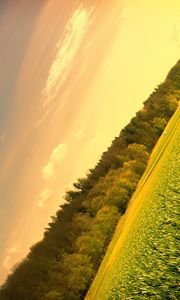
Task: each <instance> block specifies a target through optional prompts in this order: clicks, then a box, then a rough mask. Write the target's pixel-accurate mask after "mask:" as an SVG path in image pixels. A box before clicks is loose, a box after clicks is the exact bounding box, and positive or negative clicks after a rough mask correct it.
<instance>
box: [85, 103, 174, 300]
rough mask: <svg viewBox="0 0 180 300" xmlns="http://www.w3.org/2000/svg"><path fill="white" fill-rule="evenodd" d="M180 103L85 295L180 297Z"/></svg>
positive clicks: (95, 298)
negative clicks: (179, 207) (179, 248)
mask: <svg viewBox="0 0 180 300" xmlns="http://www.w3.org/2000/svg"><path fill="white" fill-rule="evenodd" d="M179 117H180V107H179V108H178V109H177V111H176V113H175V114H174V116H173V117H172V118H171V120H170V122H169V123H168V125H167V127H166V129H165V131H164V133H163V134H162V136H161V138H160V139H159V141H158V143H157V145H156V147H155V148H154V150H153V152H152V154H151V157H150V160H149V163H148V167H147V169H146V171H145V173H144V175H143V176H142V178H141V180H140V182H139V184H138V188H137V190H136V192H135V193H134V195H133V197H132V199H131V201H130V203H129V206H128V209H127V211H126V214H125V215H124V216H123V218H121V220H120V222H119V224H118V225H117V228H116V231H115V233H114V236H113V239H112V241H111V243H110V245H109V248H108V250H107V253H106V255H105V257H104V260H103V262H102V264H101V266H100V269H99V271H98V273H97V276H96V278H95V280H94V281H93V283H92V286H91V288H90V290H89V292H88V294H87V296H86V298H85V299H86V300H110V299H114V300H117V299H179V297H180V290H179V289H178V282H179V281H178V275H179V274H178V265H180V264H179V258H178V257H180V255H179V254H180V253H178V241H179V239H178V227H179V222H178V202H179V199H180V186H179V182H178V179H179V178H180V164H178V155H179V152H180V151H179V145H180V126H179Z"/></svg>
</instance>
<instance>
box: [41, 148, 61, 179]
mask: <svg viewBox="0 0 180 300" xmlns="http://www.w3.org/2000/svg"><path fill="white" fill-rule="evenodd" d="M66 151H67V145H66V144H59V145H58V146H57V147H56V148H54V149H53V151H52V153H51V155H50V158H49V161H48V163H47V165H45V166H44V168H43V169H42V176H43V178H44V179H45V180H49V179H52V178H53V176H54V175H55V169H56V165H57V164H59V163H60V162H61V161H62V160H63V159H64V157H65V155H66Z"/></svg>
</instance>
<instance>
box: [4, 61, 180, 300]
mask: <svg viewBox="0 0 180 300" xmlns="http://www.w3.org/2000/svg"><path fill="white" fill-rule="evenodd" d="M179 99H180V60H179V61H178V62H177V64H176V65H175V66H174V67H173V68H172V69H171V71H170V72H169V74H168V76H167V78H166V80H165V81H164V83H162V84H160V85H159V86H158V87H157V88H156V89H155V91H154V92H153V93H152V94H151V95H150V96H149V98H148V100H146V101H145V102H144V106H143V108H142V109H141V110H140V111H139V112H137V114H136V116H135V117H134V118H133V119H132V120H131V121H130V123H129V124H128V125H127V126H126V127H125V128H124V129H123V130H122V131H121V133H120V135H119V136H118V137H116V138H115V139H114V140H113V142H112V144H111V146H110V147H109V148H108V149H107V151H105V152H104V153H103V154H102V157H101V159H100V161H99V162H98V163H97V165H96V166H95V168H94V169H90V170H89V173H88V175H87V176H86V177H85V178H80V179H78V180H77V182H76V183H74V189H73V190H71V191H68V192H67V193H66V196H65V199H66V203H65V204H64V205H62V206H60V209H59V210H58V211H57V213H56V215H55V216H53V217H52V221H51V223H49V224H48V226H47V228H46V229H45V233H44V238H43V240H42V241H40V242H38V243H37V244H35V245H34V246H32V248H31V250H30V252H29V254H28V255H27V257H26V258H25V259H24V260H23V261H22V262H21V263H20V264H19V265H17V266H16V267H15V268H14V269H13V272H12V274H11V275H9V276H8V278H7V280H6V282H5V283H4V285H3V286H2V287H1V290H0V299H1V300H62V299H63V300H78V299H83V298H84V296H85V295H86V292H87V290H88V288H89V286H90V284H91V282H92V280H93V278H94V276H95V274H96V272H97V270H98V267H99V265H100V263H101V261H102V259H103V256H104V254H105V252H106V249H107V246H108V244H109V242H110V240H111V237H112V235H113V232H114V229H115V226H116V224H117V222H118V221H119V220H120V218H121V216H122V215H123V214H124V212H125V211H126V208H127V205H128V202H129V200H130V198H131V195H132V194H133V192H134V191H135V189H136V186H137V184H138V181H139V179H140V178H141V176H142V174H143V172H144V170H145V169H146V165H147V162H148V158H149V155H150V153H151V151H152V149H153V147H154V145H155V144H156V142H157V140H158V138H159V136H160V135H161V133H162V132H163V130H164V128H165V126H166V124H167V122H168V121H169V119H170V118H171V116H172V115H173V113H174V111H175V110H176V108H177V106H178V101H179ZM142 226H143V224H142Z"/></svg>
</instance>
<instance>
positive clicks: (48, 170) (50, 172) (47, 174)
mask: <svg viewBox="0 0 180 300" xmlns="http://www.w3.org/2000/svg"><path fill="white" fill-rule="evenodd" d="M54 171H55V170H54V164H53V163H52V162H51V161H50V162H48V163H47V165H46V166H45V167H44V168H43V170H42V174H43V178H44V179H47V180H48V179H50V178H52V177H53V176H54Z"/></svg>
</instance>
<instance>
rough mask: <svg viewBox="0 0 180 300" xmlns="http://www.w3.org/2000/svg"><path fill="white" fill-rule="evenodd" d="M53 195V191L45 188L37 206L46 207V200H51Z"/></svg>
mask: <svg viewBox="0 0 180 300" xmlns="http://www.w3.org/2000/svg"><path fill="white" fill-rule="evenodd" d="M51 197H52V191H51V190H50V189H45V190H43V191H42V193H41V195H40V198H39V200H38V203H37V206H38V207H44V205H45V203H46V201H47V200H49V199H50V198H51Z"/></svg>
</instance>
